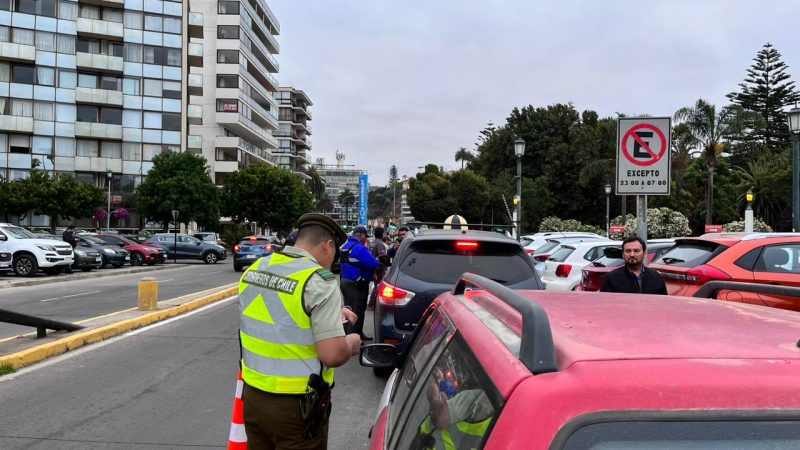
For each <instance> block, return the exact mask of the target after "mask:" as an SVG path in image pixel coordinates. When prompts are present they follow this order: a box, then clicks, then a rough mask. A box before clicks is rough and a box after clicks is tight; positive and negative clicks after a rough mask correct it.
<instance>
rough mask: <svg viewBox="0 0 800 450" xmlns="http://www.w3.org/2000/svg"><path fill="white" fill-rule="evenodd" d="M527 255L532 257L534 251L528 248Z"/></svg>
mask: <svg viewBox="0 0 800 450" xmlns="http://www.w3.org/2000/svg"><path fill="white" fill-rule="evenodd" d="M525 253H527V254H528V256H530V255H532V254H533V250H531V249H529V248H526V249H525Z"/></svg>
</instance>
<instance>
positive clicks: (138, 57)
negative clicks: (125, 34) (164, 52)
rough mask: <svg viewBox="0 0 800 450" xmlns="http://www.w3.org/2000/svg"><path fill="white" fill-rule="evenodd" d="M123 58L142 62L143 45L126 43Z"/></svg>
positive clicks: (128, 60)
mask: <svg viewBox="0 0 800 450" xmlns="http://www.w3.org/2000/svg"><path fill="white" fill-rule="evenodd" d="M123 59H124V60H125V61H127V62H135V63H140V62H142V45H141V44H130V43H128V42H126V43H125V55H124V56H123Z"/></svg>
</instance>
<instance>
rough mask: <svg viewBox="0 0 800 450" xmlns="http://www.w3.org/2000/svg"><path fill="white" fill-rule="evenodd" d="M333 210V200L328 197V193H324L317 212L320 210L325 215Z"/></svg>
mask: <svg viewBox="0 0 800 450" xmlns="http://www.w3.org/2000/svg"><path fill="white" fill-rule="evenodd" d="M332 209H333V199H331V197H330V196H329V195H328V193H327V192H323V193H322V197H321V198H320V199H319V200H317V210H319V211H320V212H321V213H323V214H327V213H328V211H330V210H332Z"/></svg>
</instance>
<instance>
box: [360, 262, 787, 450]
mask: <svg viewBox="0 0 800 450" xmlns="http://www.w3.org/2000/svg"><path fill="white" fill-rule="evenodd" d="M717 283H719V282H717ZM740 284H741V283H740ZM723 288H724V287H723ZM728 288H729V287H728ZM772 288H773V289H777V288H779V287H772ZM780 288H782V287H780ZM718 290H719V289H716V291H718ZM708 291H709V289H706V290H704V293H703V294H705V293H707V292H708ZM790 291H791V292H790ZM783 292H784V294H787V295H788V294H792V295H798V290H797V289H796V288H785V289H783ZM698 294H700V293H698ZM712 295H713V294H712ZM799 319H800V315H798V313H795V312H792V311H784V310H779V309H775V308H766V307H761V306H756V305H748V304H737V303H731V302H724V301H716V300H713V299H701V298H689V297H674V296H651V295H637V294H613V293H588V292H547V291H512V290H510V289H508V288H506V287H503V286H501V285H499V284H497V283H495V282H493V281H491V280H488V279H486V278H483V277H480V276H477V275H473V274H465V275H464V276H463V277H462V278H461V280H460V281H459V282H458V284H457V285H456V286H455V287H454V289H453V291H451V292H447V293H445V294H442V295H440V296H439V297H438V298H437V299H436V300H435V301H434V302H433V303H432V304H431V306H430V307H429V308H428V309H427V310H426V312H425V314H424V316H423V318H422V320H421V321H420V325H419V326H418V327H417V329H416V331H415V335H414V339H413V341H412V344H411V349H410V351H408V352H407V353H405V357H404V360H403V361H398V360H397V358H398V356H397V353H396V352H395V350H394V348H393V347H392V346H391V345H389V344H373V345H367V346H365V347H363V348H362V353H361V358H360V360H361V364H362V365H365V366H370V367H390V366H395V367H400V368H399V369H397V370H395V371H394V372H393V373H392V375H391V376H390V377H389V380H388V382H387V385H386V388H385V391H384V394H383V398H382V399H381V403H380V406H379V410H378V413H377V417H376V420H375V424H374V425H373V428H372V432H371V443H370V448H371V449H373V450H378V449H417V448H431V449H433V448H436V449H480V448H484V449H504V450H506V449H533V450H544V449H567V450H579V449H701V448H703V449H705V448H714V449H717V448H719V449H723V448H724V449H753V448H757V449H761V448H764V449H766V448H800V389H798V387H797V384H798V382H797V380H798V379H800V348H798V340H800V320H799Z"/></svg>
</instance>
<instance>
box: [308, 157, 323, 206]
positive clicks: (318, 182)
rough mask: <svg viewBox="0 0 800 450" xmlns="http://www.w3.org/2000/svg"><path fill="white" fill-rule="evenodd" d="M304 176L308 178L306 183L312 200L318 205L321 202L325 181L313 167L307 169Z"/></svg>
mask: <svg viewBox="0 0 800 450" xmlns="http://www.w3.org/2000/svg"><path fill="white" fill-rule="evenodd" d="M306 175H308V176H309V177H310V178H309V179H308V180H306V183H307V184H308V188H309V189H311V195H313V196H314V200H316V201H317V203H319V201H320V200H322V196H323V195H324V194H325V180H324V179H323V178H322V175H320V174H319V172H318V171H317V168H316V167H314V166H311V167H309V168H308V170H307V171H306Z"/></svg>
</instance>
